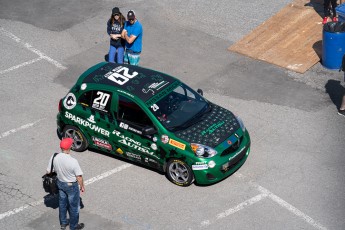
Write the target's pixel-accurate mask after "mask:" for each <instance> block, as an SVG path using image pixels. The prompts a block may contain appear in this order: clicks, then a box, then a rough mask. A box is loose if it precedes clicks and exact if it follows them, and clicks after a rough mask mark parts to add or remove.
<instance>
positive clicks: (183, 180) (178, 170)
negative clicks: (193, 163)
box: [167, 159, 194, 187]
mask: <svg viewBox="0 0 345 230" xmlns="http://www.w3.org/2000/svg"><path fill="white" fill-rule="evenodd" d="M167 177H168V179H169V180H170V181H171V182H173V183H174V184H176V185H179V186H183V187H187V186H189V185H191V184H192V183H193V181H194V174H193V172H192V170H191V169H190V167H189V166H188V165H187V164H186V163H185V162H183V161H181V160H178V159H172V160H170V161H169V162H168V164H167Z"/></svg>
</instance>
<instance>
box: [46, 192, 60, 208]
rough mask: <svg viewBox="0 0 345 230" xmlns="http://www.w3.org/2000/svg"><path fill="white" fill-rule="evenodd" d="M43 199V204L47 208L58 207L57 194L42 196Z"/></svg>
mask: <svg viewBox="0 0 345 230" xmlns="http://www.w3.org/2000/svg"><path fill="white" fill-rule="evenodd" d="M43 199H44V204H45V205H46V207H48V208H52V209H56V208H58V207H59V194H55V195H52V194H48V195H46V196H44V197H43Z"/></svg>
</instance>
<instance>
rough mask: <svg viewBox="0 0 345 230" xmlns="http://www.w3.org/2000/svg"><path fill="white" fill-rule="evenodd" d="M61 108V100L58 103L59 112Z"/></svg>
mask: <svg viewBox="0 0 345 230" xmlns="http://www.w3.org/2000/svg"><path fill="white" fill-rule="evenodd" d="M61 106H62V99H60V101H59V108H58V109H59V112H61Z"/></svg>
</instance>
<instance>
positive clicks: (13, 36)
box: [0, 27, 67, 70]
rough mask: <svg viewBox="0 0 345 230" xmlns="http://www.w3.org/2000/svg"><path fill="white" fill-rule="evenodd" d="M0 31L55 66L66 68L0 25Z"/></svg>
mask: <svg viewBox="0 0 345 230" xmlns="http://www.w3.org/2000/svg"><path fill="white" fill-rule="evenodd" d="M0 33H2V34H4V35H5V36H7V37H9V38H11V39H12V40H14V41H15V42H17V43H19V44H21V45H23V46H24V47H25V48H26V49H28V50H29V51H31V52H33V53H35V54H37V55H38V56H39V57H40V58H42V59H44V60H46V61H48V62H50V63H52V64H53V65H55V66H56V67H57V68H59V69H62V70H65V69H67V68H66V67H65V66H63V65H62V64H60V63H59V62H57V61H55V60H54V59H52V58H50V57H48V56H47V55H45V54H44V53H42V52H41V51H39V50H38V49H36V48H34V47H33V46H32V45H30V44H29V43H27V42H24V41H22V40H21V39H20V38H18V37H17V36H16V35H14V34H12V33H11V32H9V31H7V30H5V29H4V28H2V27H0Z"/></svg>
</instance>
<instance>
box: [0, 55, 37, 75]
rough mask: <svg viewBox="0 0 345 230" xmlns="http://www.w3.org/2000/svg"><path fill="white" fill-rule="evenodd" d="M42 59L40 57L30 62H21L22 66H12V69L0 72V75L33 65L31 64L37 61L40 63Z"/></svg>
mask: <svg viewBox="0 0 345 230" xmlns="http://www.w3.org/2000/svg"><path fill="white" fill-rule="evenodd" d="M42 59H43V58H42V57H39V58H35V59H32V60H31V61H27V62H23V63H22V64H19V65H16V66H12V67H10V68H8V69H5V70H2V71H0V74H4V73H7V72H10V71H12V70H15V69H19V68H21V67H24V66H27V65H30V64H33V63H35V62H37V61H40V60H42Z"/></svg>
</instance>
